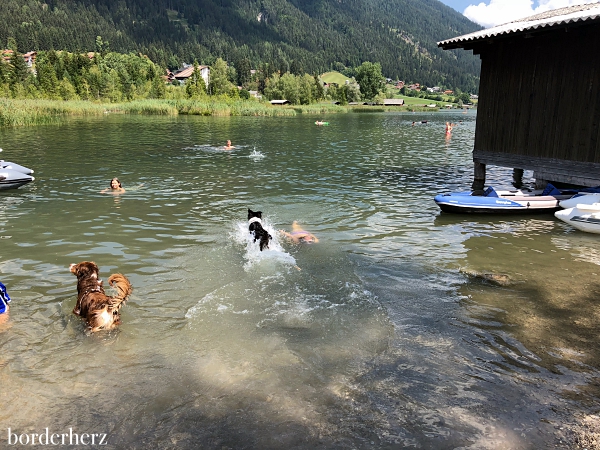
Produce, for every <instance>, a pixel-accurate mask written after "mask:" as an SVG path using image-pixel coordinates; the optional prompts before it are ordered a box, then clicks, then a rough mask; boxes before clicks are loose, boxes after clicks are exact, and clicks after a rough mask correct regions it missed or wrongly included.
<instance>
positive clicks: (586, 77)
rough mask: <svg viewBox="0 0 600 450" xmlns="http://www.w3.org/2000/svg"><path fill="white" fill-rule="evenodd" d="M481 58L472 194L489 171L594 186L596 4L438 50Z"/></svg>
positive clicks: (599, 24)
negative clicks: (525, 173)
mask: <svg viewBox="0 0 600 450" xmlns="http://www.w3.org/2000/svg"><path fill="white" fill-rule="evenodd" d="M438 46H439V47H441V48H443V49H445V50H449V49H455V48H462V49H465V50H473V53H474V54H476V55H480V58H481V79H480V84H479V104H478V107H477V109H478V112H477V122H476V127H475V144H474V148H473V162H474V181H473V189H481V188H483V186H484V184H485V170H486V169H485V167H486V165H488V164H491V165H497V166H503V167H511V168H513V169H514V171H515V174H516V175H518V174H519V172H520V173H521V174H522V171H523V170H532V171H533V175H534V177H535V179H536V184H537V185H538V187H541V186H543V185H544V184H546V182H548V181H552V182H554V183H565V184H572V185H578V186H597V185H600V139H599V138H600V120H598V117H599V115H598V111H600V82H599V79H600V58H598V57H597V55H599V54H600V3H591V4H585V5H576V6H569V7H567V8H561V9H556V10H553V11H547V12H544V13H541V14H537V15H534V16H531V17H527V18H525V19H521V20H517V21H514V22H510V23H507V24H504V25H499V26H496V27H493V28H488V29H485V30H481V31H477V32H475V33H471V34H467V35H463V36H459V37H455V38H452V39H448V40H445V41H441V42H438Z"/></svg>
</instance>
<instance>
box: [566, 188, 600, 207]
mask: <svg viewBox="0 0 600 450" xmlns="http://www.w3.org/2000/svg"><path fill="white" fill-rule="evenodd" d="M591 189H598V188H591ZM594 203H600V193H597V192H596V193H587V192H580V193H579V194H577V195H575V196H573V197H571V198H570V199H568V200H561V201H560V207H561V208H564V209H569V208H575V207H576V206H577V205H592V204H594Z"/></svg>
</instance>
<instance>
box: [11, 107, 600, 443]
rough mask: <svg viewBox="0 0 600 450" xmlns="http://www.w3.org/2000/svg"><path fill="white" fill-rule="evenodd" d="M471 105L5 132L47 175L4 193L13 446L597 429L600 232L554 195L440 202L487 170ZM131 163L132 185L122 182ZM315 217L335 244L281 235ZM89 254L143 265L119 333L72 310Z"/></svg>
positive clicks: (413, 439) (521, 438) (559, 435)
mask: <svg viewBox="0 0 600 450" xmlns="http://www.w3.org/2000/svg"><path fill="white" fill-rule="evenodd" d="M475 119H476V113H475V112H473V111H469V112H467V113H464V114H463V113H462V112H452V111H448V112H437V113H427V114H426V113H422V114H421V113H416V114H413V113H372V114H359V113H352V114H338V115H332V116H328V117H326V118H325V120H327V121H328V122H329V126H327V127H318V126H315V124H314V121H315V119H314V117H313V118H311V117H310V116H305V117H303V116H302V115H299V116H296V117H292V118H247V117H241V118H237V117H154V116H149V117H144V116H125V115H107V116H106V117H102V118H86V119H72V120H69V121H67V122H64V123H62V124H59V125H48V126H40V127H26V128H15V129H6V128H5V129H0V144H1V145H0V146H1V147H2V148H3V149H4V152H3V153H2V156H3V158H5V159H6V160H9V161H14V162H17V163H19V164H22V165H25V166H28V167H31V168H33V169H35V177H36V179H35V181H34V182H33V183H31V184H29V185H27V186H25V187H23V188H20V189H18V190H10V191H2V192H0V281H2V282H3V283H4V284H5V285H6V286H7V289H8V291H9V294H10V296H11V298H12V303H11V309H10V316H9V320H8V321H7V322H6V323H5V324H3V325H0V385H1V386H2V389H1V390H0V405H1V407H0V411H1V413H0V447H3V448H4V447H5V446H6V445H7V444H9V439H10V437H11V435H9V433H8V429H10V430H11V431H10V433H12V434H13V435H16V436H24V435H26V436H28V439H30V440H31V436H32V434H36V435H37V437H36V439H38V440H39V439H40V436H44V435H45V433H46V430H48V433H49V434H48V436H49V438H50V437H52V435H53V434H56V435H57V436H58V435H62V434H66V433H69V431H70V430H71V432H72V433H74V434H77V435H78V436H79V437H81V436H82V435H84V434H86V435H87V436H88V437H87V438H86V439H91V438H90V436H91V435H94V434H95V435H99V434H106V439H107V445H106V446H103V448H115V449H132V448H140V449H141V448H157V449H172V448H178V449H193V448H206V449H224V448H231V449H282V448H286V449H348V448H356V449H368V448H374V449H375V448H377V449H380V448H383V449H398V448H416V449H457V448H461V449H532V448H576V445H577V443H578V442H584V441H583V440H582V439H584V438H585V436H586V433H587V436H589V435H593V432H594V426H597V422H595V420H596V419H597V414H598V410H599V407H598V405H599V401H598V400H599V396H600V384H599V383H598V380H600V370H599V369H600V358H599V357H600V354H599V353H600V350H599V346H598V345H597V335H598V322H599V318H600V305H599V298H600V296H599V295H598V294H599V292H600V280H599V276H598V274H599V273H600V267H599V264H600V241H598V240H597V238H596V237H595V236H593V235H588V234H584V233H582V232H579V231H576V230H574V229H572V228H571V227H569V226H568V225H566V224H563V223H562V222H559V221H558V220H556V219H555V218H554V217H553V216H552V215H548V216H546V215H535V216H503V217H486V216H484V217H477V216H461V215H449V214H443V213H441V212H440V211H439V208H438V207H437V206H436V205H435V203H434V202H433V197H434V195H435V194H437V193H441V192H450V191H458V190H468V189H469V187H470V185H471V182H472V174H473V167H472V160H471V151H472V149H473V139H474V130H475ZM423 120H426V121H427V123H426V124H421V125H416V126H412V123H413V122H420V121H423ZM447 121H449V122H453V123H455V127H454V128H453V130H452V134H451V136H449V137H448V136H446V134H445V123H446V122H447ZM228 139H230V140H231V141H232V145H233V146H234V147H235V148H234V149H232V150H230V151H224V150H223V148H222V147H223V146H224V144H225V142H226V141H227V140H228ZM115 176H117V177H119V179H120V180H121V182H122V183H123V187H124V188H125V189H126V190H127V192H125V193H124V194H122V195H110V194H100V193H99V192H100V191H101V190H102V189H104V188H106V187H107V186H108V183H109V181H110V179H111V178H112V177H115ZM531 176H532V174H531V173H528V172H525V182H526V183H531V182H532V180H531ZM511 181H512V172H511V170H509V169H505V168H495V167H488V183H489V184H493V185H495V186H510V182H511ZM248 208H251V209H253V210H255V211H256V210H259V211H263V224H264V226H265V228H266V229H267V230H268V231H269V232H270V233H271V234H272V236H273V241H272V243H271V248H270V249H269V250H268V251H265V252H262V253H261V252H260V251H258V250H257V248H256V244H253V243H251V242H250V241H249V240H248V236H247V233H246V229H247V228H246V227H247V221H246V218H247V209H248ZM294 220H297V221H298V222H299V223H300V224H301V225H302V226H303V227H304V228H305V229H306V230H308V231H310V232H311V233H314V234H315V235H316V236H317V237H318V238H319V243H317V244H311V245H305V244H293V243H290V242H288V241H286V240H285V239H283V238H282V237H281V235H280V234H278V232H277V230H279V229H284V230H286V231H290V229H291V224H292V222H293V221H294ZM84 260H92V261H95V262H96V263H97V264H98V265H99V266H100V270H101V277H102V278H103V279H104V280H106V279H107V278H108V276H109V275H110V274H111V273H115V272H120V273H123V274H125V275H127V277H129V279H130V280H131V282H132V284H133V287H134V292H133V295H132V297H131V299H130V300H129V302H128V303H127V304H126V306H125V307H124V308H123V310H122V324H121V325H120V326H119V327H118V328H117V329H116V330H112V331H110V332H99V333H95V334H93V335H87V334H86V332H85V327H84V324H83V322H82V321H81V319H79V318H78V317H76V316H75V315H73V314H72V310H73V307H74V305H75V301H76V296H77V292H76V279H75V277H74V276H73V275H72V274H71V273H70V272H69V264H71V263H78V262H81V261H84ZM486 274H494V275H497V278H493V277H491V278H490V277H486V276H485V275H486ZM495 279H500V280H503V282H502V283H496V282H494V280H495ZM105 288H107V286H106V283H105ZM107 290H108V291H109V289H108V288H107ZM595 430H596V431H598V429H597V428H596V429H595ZM590 433H592V434H590ZM13 439H14V437H13ZM22 439H23V440H24V439H25V437H22ZM44 439H45V437H44ZM56 439H58V438H57V437H56V438H55V440H56ZM86 442H89V441H87V440H86ZM96 445H97V444H96ZM49 446H50V445H49ZM80 446H81V447H82V448H83V447H85V444H82V443H80ZM587 448H593V447H587Z"/></svg>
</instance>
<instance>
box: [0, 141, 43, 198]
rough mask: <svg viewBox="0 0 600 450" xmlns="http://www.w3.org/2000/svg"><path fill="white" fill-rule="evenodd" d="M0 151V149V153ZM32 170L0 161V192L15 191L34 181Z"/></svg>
mask: <svg viewBox="0 0 600 450" xmlns="http://www.w3.org/2000/svg"><path fill="white" fill-rule="evenodd" d="M1 151H2V149H1V148H0V152H1ZM32 173H33V170H31V169H30V168H28V167H25V166H21V165H20V164H16V163H13V162H10V161H4V160H1V159H0V190H3V189H16V188H18V187H21V186H23V185H24V184H27V183H30V182H32V181H33V180H35V178H34V177H32V176H31V174H32Z"/></svg>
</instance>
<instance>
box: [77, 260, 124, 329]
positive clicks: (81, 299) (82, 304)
mask: <svg viewBox="0 0 600 450" xmlns="http://www.w3.org/2000/svg"><path fill="white" fill-rule="evenodd" d="M69 270H70V271H71V273H73V274H75V276H76V277H77V304H76V305H75V308H73V314H75V315H77V316H80V317H83V318H84V319H85V321H86V324H87V326H88V329H89V330H90V331H91V332H92V333H94V332H96V331H99V330H110V329H112V328H114V327H116V326H117V325H119V323H121V317H120V313H119V310H120V309H121V307H122V306H123V305H124V304H125V302H126V301H127V298H128V297H129V296H130V295H131V293H132V292H133V287H132V286H131V283H130V282H129V280H128V279H127V277H126V276H125V275H122V274H120V273H115V274H112V275H111V276H110V277H109V278H108V284H109V285H111V286H112V287H114V288H115V289H116V290H117V295H116V296H114V297H109V296H108V295H106V294H105V293H104V289H103V288H102V280H101V279H100V278H98V274H99V272H100V269H99V268H98V266H97V265H96V263H94V262H93V261H83V262H80V263H79V264H71V265H70V266H69Z"/></svg>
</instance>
